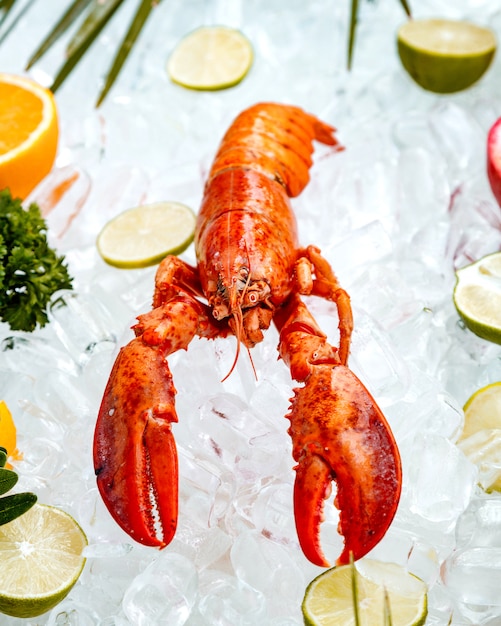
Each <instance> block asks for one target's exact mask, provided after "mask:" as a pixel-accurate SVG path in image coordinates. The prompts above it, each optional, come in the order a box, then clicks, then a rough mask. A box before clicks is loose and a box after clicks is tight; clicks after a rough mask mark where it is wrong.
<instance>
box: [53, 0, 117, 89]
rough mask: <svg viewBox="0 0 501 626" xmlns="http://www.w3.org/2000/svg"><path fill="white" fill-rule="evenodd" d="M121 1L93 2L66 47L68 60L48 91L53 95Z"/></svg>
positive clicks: (97, 0)
mask: <svg viewBox="0 0 501 626" xmlns="http://www.w3.org/2000/svg"><path fill="white" fill-rule="evenodd" d="M122 2H123V0H103V1H100V0H93V7H92V9H91V12H90V14H89V15H88V16H87V18H86V19H85V21H84V22H83V24H82V25H81V26H80V28H79V30H78V32H77V33H76V34H75V36H74V37H73V39H72V40H71V41H70V43H69V46H68V51H67V52H68V58H67V60H66V62H65V63H64V64H63V66H62V67H61V69H60V70H59V72H58V73H57V75H56V77H55V78H54V82H53V83H52V85H51V87H50V89H51V91H53V92H54V93H55V92H56V91H57V90H58V89H59V87H60V86H61V85H62V84H63V82H64V81H65V80H66V78H68V76H69V74H70V72H71V71H72V70H73V68H74V67H75V65H76V64H77V63H78V62H79V61H80V59H81V58H82V57H83V55H84V54H85V53H86V52H87V50H88V49H89V47H90V46H91V44H92V43H93V42H94V40H95V39H96V37H97V36H98V35H99V33H100V32H101V31H102V30H103V28H104V27H105V26H106V24H107V23H108V22H109V20H110V19H111V18H112V17H113V15H114V14H115V11H116V10H117V9H118V7H119V6H120V5H121V4H122Z"/></svg>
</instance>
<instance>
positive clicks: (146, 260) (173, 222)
mask: <svg viewBox="0 0 501 626" xmlns="http://www.w3.org/2000/svg"><path fill="white" fill-rule="evenodd" d="M195 221H196V217H195V214H194V212H193V211H192V210H191V209H190V208H189V207H187V206H186V205H184V204H181V203H179V202H156V203H154V204H146V205H142V206H138V207H135V208H133V209H128V210H127V211H124V212H123V213H120V214H119V215H117V217H115V218H113V219H112V220H110V221H109V222H108V223H107V224H106V225H105V226H104V228H103V229H102V230H101V232H100V233H99V236H98V238H97V249H98V251H99V254H100V255H101V256H102V257H103V259H104V260H105V261H106V263H109V264H110V265H114V266H116V267H122V268H129V269H130V268H136V267H147V266H148V265H155V264H156V263H159V262H160V261H161V260H162V259H163V258H164V257H165V256H167V255H168V254H181V252H183V250H186V248H187V247H188V246H189V245H190V243H191V242H192V241H193V236H194V232H195Z"/></svg>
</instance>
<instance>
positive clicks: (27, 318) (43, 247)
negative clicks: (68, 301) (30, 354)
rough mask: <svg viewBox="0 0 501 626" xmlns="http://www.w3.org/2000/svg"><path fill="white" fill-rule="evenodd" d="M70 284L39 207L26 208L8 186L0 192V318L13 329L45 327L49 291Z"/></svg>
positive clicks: (66, 270) (49, 297) (50, 292)
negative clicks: (48, 235) (48, 239)
mask: <svg viewBox="0 0 501 626" xmlns="http://www.w3.org/2000/svg"><path fill="white" fill-rule="evenodd" d="M71 287H72V279H71V277H70V275H69V273H68V269H67V266H66V265H65V263H64V257H63V256H58V255H57V253H56V252H55V251H54V250H53V249H51V248H50V246H49V244H48V242H47V226H46V224H45V221H44V219H43V217H42V215H41V213H40V209H39V207H38V206H37V205H36V204H34V203H33V204H31V205H30V206H29V207H28V208H27V209H26V210H25V209H24V208H23V206H22V204H21V200H19V199H13V198H12V196H11V194H10V192H9V190H8V189H4V190H3V191H0V320H1V321H3V322H7V323H8V324H9V326H10V328H11V329H12V330H24V331H28V332H31V331H33V330H35V328H36V327H37V326H40V327H42V326H45V324H46V323H47V322H48V321H49V320H48V316H47V304H48V303H49V301H50V299H51V297H52V294H54V293H55V292H56V291H58V290H59V289H71Z"/></svg>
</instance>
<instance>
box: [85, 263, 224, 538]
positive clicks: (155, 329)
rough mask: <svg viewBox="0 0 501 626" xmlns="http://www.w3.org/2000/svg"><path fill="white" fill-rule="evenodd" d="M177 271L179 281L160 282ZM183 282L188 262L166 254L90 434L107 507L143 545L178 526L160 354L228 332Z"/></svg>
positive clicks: (169, 410) (170, 393)
mask: <svg viewBox="0 0 501 626" xmlns="http://www.w3.org/2000/svg"><path fill="white" fill-rule="evenodd" d="M176 276H177V278H178V279H179V280H181V278H183V279H186V281H185V282H182V281H181V282H180V284H179V285H177V286H176V285H175V284H173V285H172V286H171V287H168V286H167V285H164V284H163V283H162V278H168V279H176ZM188 279H189V280H188ZM190 281H191V285H192V287H193V288H194V289H195V288H196V281H195V280H194V279H193V272H192V268H190V266H186V267H183V263H182V262H180V261H179V260H178V259H170V258H167V259H165V260H164V262H162V264H161V265H160V266H159V270H158V272H157V290H156V294H155V300H156V302H155V304H156V308H154V309H153V310H152V311H150V312H149V313H146V314H145V315H141V316H140V317H139V318H138V324H137V325H136V326H135V327H134V331H135V333H136V335H137V336H136V338H135V339H133V340H132V341H131V342H130V343H129V344H127V345H126V346H125V347H124V348H122V349H121V351H120V353H119V355H118V357H117V359H116V361H115V364H114V366H113V369H112V371H111V374H110V378H109V380H108V384H107V386H106V389H105V392H104V395H103V400H102V403H101V407H100V410H99V414H98V419H97V423H96V430H95V435H94V467H95V472H96V475H97V484H98V488H99V491H100V493H101V496H102V498H103V501H104V503H105V505H106V507H107V508H108V510H109V511H110V513H111V515H112V516H113V518H114V519H115V521H116V522H117V523H118V524H119V525H120V526H121V527H122V529H123V530H125V532H127V533H128V534H129V535H130V536H131V537H132V538H133V539H135V540H136V541H138V542H139V543H142V544H144V545H150V546H158V547H164V546H166V545H167V544H168V543H169V542H170V541H171V540H172V538H173V536H174V533H175V531H176V525H177V508H178V464H177V452H176V445H175V441H174V437H173V435H172V431H171V424H172V423H173V422H177V415H176V410H175V405H174V397H175V394H176V390H175V387H174V384H173V382H172V375H171V373H170V370H169V366H168V364H167V357H168V355H169V354H172V353H173V352H175V351H176V350H179V349H186V348H187V346H188V344H189V343H190V341H191V340H192V339H193V337H194V336H195V335H199V336H203V337H207V338H213V337H215V336H218V335H222V336H224V335H225V334H227V332H226V333H225V331H224V329H222V330H221V328H220V327H218V326H217V324H216V322H215V320H214V319H213V318H212V316H210V314H209V313H210V312H209V310H208V307H207V306H206V305H204V304H202V303H201V302H199V301H198V300H197V299H196V298H195V297H194V295H193V294H191V293H190V292H189V290H188V287H187V285H188V283H190ZM185 286H186V288H184V287H185ZM179 320H182V324H180V323H179Z"/></svg>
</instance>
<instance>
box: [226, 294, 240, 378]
mask: <svg viewBox="0 0 501 626" xmlns="http://www.w3.org/2000/svg"><path fill="white" fill-rule="evenodd" d="M232 313H233V319H234V320H235V337H236V339H237V351H236V353H235V358H234V359H233V364H232V366H231V368H230V371H229V372H228V373H227V374H226V376H225V377H224V378H223V379H222V380H221V382H222V383H224V381H225V380H226V379H227V378H229V377H230V376H231V374H232V373H233V370H234V369H235V367H236V365H237V361H238V357H239V356H240V343H241V341H242V328H243V315H242V309H241V308H240V307H239V306H238V307H235V308H234V309H233V312H232Z"/></svg>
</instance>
